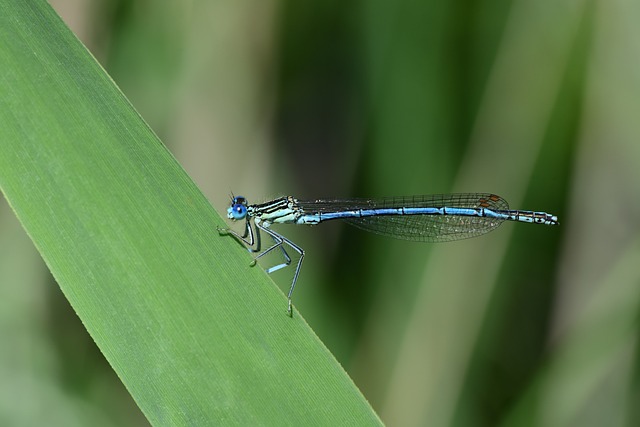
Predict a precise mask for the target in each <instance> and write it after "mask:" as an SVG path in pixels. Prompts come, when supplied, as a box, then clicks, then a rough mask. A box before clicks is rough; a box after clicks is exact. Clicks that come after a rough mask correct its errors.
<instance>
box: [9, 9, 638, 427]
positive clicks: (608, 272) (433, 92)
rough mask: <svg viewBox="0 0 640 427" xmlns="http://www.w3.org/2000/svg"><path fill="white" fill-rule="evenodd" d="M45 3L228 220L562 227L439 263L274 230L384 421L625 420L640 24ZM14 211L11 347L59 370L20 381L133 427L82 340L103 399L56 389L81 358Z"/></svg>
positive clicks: (400, 245) (538, 15)
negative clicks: (482, 196)
mask: <svg viewBox="0 0 640 427" xmlns="http://www.w3.org/2000/svg"><path fill="white" fill-rule="evenodd" d="M53 5H54V7H56V8H57V10H58V11H59V13H61V15H62V17H63V19H65V20H66V22H68V23H69V25H70V26H71V27H72V29H75V30H76V32H77V34H78V35H79V37H80V38H81V39H82V40H83V42H84V43H85V44H86V45H87V46H89V47H90V48H91V49H92V52H93V54H94V55H95V56H96V57H97V58H98V59H99V60H100V62H101V63H102V64H103V65H104V66H105V68H106V69H107V70H108V71H109V73H110V75H111V76H112V77H113V79H114V80H115V81H116V83H117V84H118V85H119V86H120V87H121V88H122V90H123V92H124V93H125V94H126V95H127V97H129V99H130V100H131V101H132V103H133V105H134V106H135V107H136V108H137V109H138V111H139V112H140V113H141V114H142V116H143V117H144V118H145V119H146V120H147V122H148V123H149V124H150V125H151V127H152V128H153V129H154V130H155V131H156V132H157V133H158V134H159V135H160V137H161V139H163V140H164V141H165V142H166V144H167V145H168V146H169V148H170V149H171V150H172V152H173V153H174V154H175V155H176V156H177V157H178V159H179V161H180V162H181V164H182V165H183V166H184V167H185V168H186V169H187V171H188V173H189V174H190V175H191V177H193V179H194V180H195V181H196V182H197V183H198V185H199V186H200V188H201V189H202V190H203V192H204V193H205V194H206V195H207V196H208V198H209V199H210V200H211V201H212V204H213V205H214V207H215V208H216V209H217V210H218V211H219V212H224V210H225V209H226V205H227V203H228V194H229V192H230V191H234V192H235V193H236V194H242V195H244V196H246V197H247V198H248V199H249V201H251V202H262V201H265V200H268V199H270V198H272V197H275V196H280V195H287V194H292V195H295V196H299V197H323V196H340V197H342V196H344V197H355V196H360V197H367V196H388V195H409V194H428V193H441V192H453V191H464V192H474V191H478V192H495V193H497V194H500V195H501V196H503V197H505V198H506V199H507V200H508V201H509V202H510V203H511V205H512V207H514V208H522V209H533V210H544V211H548V212H553V213H555V214H557V215H559V217H560V222H561V226H560V227H557V228H544V227H539V226H528V225H525V224H505V225H503V226H502V227H501V228H500V229H499V230H497V231H495V232H494V233H492V234H491V235H488V236H484V237H481V238H477V239H473V240H469V241H462V242H455V243H451V244H446V245H445V244H443V245H428V244H416V243H411V242H402V241H393V240H388V239H384V238H381V237H378V236H370V235H366V234H364V233H362V232H360V231H359V230H355V229H349V228H348V227H345V226H342V225H340V224H327V225H326V226H325V225H322V226H320V227H322V228H319V227H318V228H311V229H308V230H307V229H298V228H295V227H292V226H289V227H288V228H285V227H286V226H285V227H281V228H280V229H279V230H280V231H282V232H283V233H284V234H286V235H287V236H288V237H290V238H291V239H292V240H294V241H295V242H297V243H299V244H300V245H301V246H302V247H304V248H305V249H306V250H307V258H306V259H305V266H304V268H303V270H302V275H301V277H300V281H299V282H298V288H297V290H296V295H295V299H294V303H295V304H296V306H297V308H298V309H299V310H300V311H301V312H302V313H303V314H304V316H305V317H306V318H307V319H308V321H309V322H310V324H311V326H312V327H313V328H314V329H315V331H316V332H317V333H318V335H319V336H320V337H321V338H322V340H323V341H324V342H325V343H326V344H327V346H328V347H329V348H330V349H331V351H332V352H333V353H334V354H335V355H336V357H337V358H338V359H339V360H340V361H341V362H342V364H343V365H344V367H345V368H346V369H347V371H348V372H349V373H350V375H351V376H352V378H353V379H354V381H355V382H356V384H357V385H358V386H359V387H360V389H361V390H362V392H363V393H364V395H365V396H366V397H367V398H368V399H369V400H370V401H371V403H372V405H373V406H374V408H375V409H376V410H377V411H378V413H379V414H380V415H381V417H382V418H383V420H384V421H385V422H387V423H388V424H389V425H443V426H448V425H459V426H466V425H469V426H477V425H500V424H502V425H532V426H534V425H544V426H548V425H603V424H606V425H636V424H637V423H638V421H639V418H640V413H639V412H638V409H637V404H636V402H637V401H638V396H639V395H640V392H639V387H638V378H639V375H638V371H637V366H638V360H639V357H638V350H637V347H638V344H637V337H638V325H637V316H638V302H639V301H640V298H639V297H640V272H639V271H638V269H637V267H636V265H637V262H636V260H637V259H638V256H639V255H640V254H639V253H638V252H639V251H640V242H639V241H638V236H639V234H638V224H640V221H639V219H640V197H639V196H638V195H640V188H638V187H639V186H640V174H639V173H638V171H639V170H640V152H639V150H640V145H639V144H638V141H639V140H640V121H638V120H637V117H638V114H639V112H640V50H639V48H638V46H637V43H635V42H634V41H635V40H638V37H639V36H640V35H639V34H638V31H640V30H638V26H637V22H638V20H639V18H640V6H639V5H636V4H635V3H633V2H626V1H622V0H612V1H607V2H590V1H586V0H582V1H575V0H563V1H553V2H552V1H533V0H528V1H527V0H514V1H493V2H486V1H485V2H479V1H476V2H470V1H466V2H436V1H423V2H410V1H405V0H401V1H396V2H384V1H370V2H337V1H325V2H296V1H275V0H272V1H261V2H251V1H236V2H204V1H201V2H198V1H196V2H180V1H173V2H161V3H157V4H152V3H146V2H136V1H107V0H103V1H96V0H93V1H91V0H85V1H80V0H77V1H73V2H71V1H70V0H57V1H55V2H53ZM11 216H12V214H11V213H10V212H9V211H8V209H7V208H6V205H3V206H2V208H1V210H0V219H1V220H2V221H3V222H2V223H1V224H2V227H3V228H2V229H3V232H2V236H3V241H5V242H6V241H9V240H8V239H9V238H8V237H6V236H14V239H16V240H15V242H20V241H21V242H22V243H21V244H18V243H16V245H17V246H16V247H23V248H24V250H23V251H17V250H16V251H7V250H5V251H1V252H0V256H2V258H1V259H0V265H3V266H11V268H9V267H7V269H4V268H3V269H2V274H11V280H12V281H14V282H20V283H24V284H25V287H24V288H23V290H24V294H22V295H15V294H14V295H11V296H7V297H6V298H3V301H10V299H8V298H14V300H15V299H17V300H18V301H22V305H20V307H21V309H20V310H14V311H11V310H6V311H4V310H3V313H6V315H5V316H3V318H4V319H5V320H4V322H3V325H2V330H3V331H5V332H4V333H5V334H10V333H11V332H10V331H13V330H16V328H17V327H21V328H24V330H25V334H26V331H29V332H28V333H29V334H30V335H29V336H31V337H33V338H30V340H32V341H30V344H28V345H33V346H37V348H38V350H37V351H35V352H36V353H38V354H41V355H42V356H41V357H42V358H43V359H45V360H48V362H46V363H45V364H44V366H49V368H48V369H47V370H38V369H34V370H33V371H28V372H24V374H23V376H22V377H21V378H31V377H33V378H35V379H36V380H37V381H41V378H43V377H44V378H49V379H48V380H47V386H46V388H45V387H41V386H37V387H35V388H37V389H38V390H45V389H46V390H50V393H47V394H43V395H42V396H41V397H38V399H39V400H41V401H43V402H46V403H47V405H51V406H52V407H55V408H56V411H59V412H58V413H62V414H63V413H66V412H69V413H78V412H79V411H84V410H85V409H86V408H87V407H88V408H91V407H92V406H91V405H104V407H109V408H121V407H125V408H129V409H125V410H123V417H125V416H130V417H131V418H129V419H128V423H129V424H135V423H138V424H144V419H142V418H141V416H140V415H139V414H137V413H136V412H135V411H134V410H131V409H130V408H131V406H132V405H133V404H132V403H130V402H129V403H128V402H127V397H126V396H124V397H123V395H124V393H125V392H124V389H123V388H121V387H120V386H119V385H118V384H117V381H115V378H114V377H113V376H112V374H110V373H109V372H110V371H109V369H107V368H105V366H104V365H100V364H99V360H100V355H99V353H97V352H96V351H95V350H90V349H89V348H90V345H91V341H90V339H89V338H88V337H87V336H86V334H84V333H83V332H82V331H83V330H82V328H81V327H79V326H78V327H74V328H73V330H74V331H77V332H76V334H74V336H75V338H73V339H77V340H79V341H80V342H83V343H84V344H82V346H83V348H87V351H86V353H85V357H84V358H83V363H84V365H83V366H87V367H88V368H87V369H86V371H85V372H83V373H84V375H85V377H84V378H76V379H75V381H76V382H78V383H80V384H84V385H83V387H95V388H97V389H99V390H108V392H107V391H104V394H103V395H100V396H101V397H100V399H94V398H93V397H91V395H90V396H89V397H88V398H86V400H85V401H83V402H82V403H80V404H79V403H78V402H77V400H74V401H72V402H66V403H64V402H62V403H61V402H60V401H59V399H58V397H59V396H64V395H65V393H64V392H61V391H60V390H66V387H68V383H67V382H65V380H64V378H62V379H60V378H59V377H56V376H55V375H52V374H51V373H52V372H56V371H58V370H62V371H64V370H63V368H61V367H60V363H61V362H59V360H64V359H66V358H67V357H66V356H65V355H68V352H69V351H70V349H69V348H68V347H66V346H65V345H64V344H60V343H61V342H62V343H64V341H65V339H64V338H61V337H58V336H57V335H56V334H55V333H53V332H50V331H49V330H48V329H47V327H46V324H48V323H50V322H61V320H60V318H59V317H60V316H62V317H63V318H67V319H69V318H73V315H69V314H64V310H63V309H61V308H60V307H62V308H65V307H68V305H67V303H66V302H65V301H64V300H63V299H62V298H60V297H59V296H55V294H53V293H52V292H50V293H47V292H46V291H43V289H44V287H45V286H46V285H48V284H47V282H48V281H50V280H51V279H50V278H49V276H48V275H47V273H46V269H45V267H44V266H43V265H42V264H41V262H40V261H39V259H38V257H37V256H36V255H35V252H34V251H33V249H30V246H29V244H28V242H27V240H26V238H25V237H24V236H22V235H21V232H20V231H19V228H18V227H19V226H18V225H17V223H16V222H15V221H14V220H13V219H12V218H11ZM21 236H22V237H21ZM13 241H14V240H11V242H13ZM3 246H6V245H5V244H3ZM239 250H240V249H239ZM22 254H24V255H22ZM37 272H40V273H37ZM291 275H292V272H291V271H286V270H285V271H283V272H280V273H278V274H276V275H274V279H275V280H276V281H277V282H278V283H280V284H281V285H282V287H283V288H285V287H286V286H287V285H288V283H289V281H290V279H291ZM47 288H51V286H47ZM14 307H17V306H14ZM278 309H280V307H274V310H278ZM42 312H49V313H53V314H55V316H56V318H55V319H50V318H48V317H46V316H42V315H38V313H42ZM9 313H11V315H10V314H9ZM25 313H32V315H28V318H29V320H28V321H27V320H25V316H27V315H26V314H25ZM21 316H22V317H21ZM71 328H72V327H69V329H71ZM7 336H8V335H7ZM23 336H26V335H23ZM51 341H54V342H56V344H52V343H51ZM40 349H42V350H40ZM5 351H7V352H9V353H7V356H6V357H7V358H8V360H10V359H11V358H18V357H20V354H21V353H20V349H19V347H18V346H16V347H15V348H14V349H5ZM57 361H58V362H57ZM47 363H48V365H47ZM52 365H53V366H54V367H51V366H52ZM6 366H9V365H6ZM69 369H71V368H69ZM66 372H73V373H74V375H80V374H78V370H67V371H66ZM103 378H104V379H103ZM30 384H31V383H30ZM99 384H110V385H109V386H101V385H99ZM3 393H4V394H5V395H6V394H8V393H11V390H3ZM107 394H108V396H110V397H107V396H106V395H107ZM81 396H85V394H84V393H82V394H81V395H80V394H79V395H78V397H76V399H81ZM93 396H95V395H93ZM85 397H86V396H85ZM98 400H99V401H100V402H98ZM83 408H84V409H83ZM88 411H91V409H88ZM128 414H131V415H128ZM60 419H61V420H62V419H64V418H62V416H61V417H60ZM60 425H69V424H64V423H63V422H61V423H60ZM105 425H109V424H105Z"/></svg>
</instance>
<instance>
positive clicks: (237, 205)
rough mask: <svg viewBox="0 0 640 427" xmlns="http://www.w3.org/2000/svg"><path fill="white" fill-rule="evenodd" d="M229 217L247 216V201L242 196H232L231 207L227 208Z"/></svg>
mask: <svg viewBox="0 0 640 427" xmlns="http://www.w3.org/2000/svg"><path fill="white" fill-rule="evenodd" d="M227 216H228V217H229V219H233V220H239V219H243V218H245V217H246V216H247V201H246V199H245V198H244V197H234V198H233V202H232V204H231V207H230V208H229V209H227Z"/></svg>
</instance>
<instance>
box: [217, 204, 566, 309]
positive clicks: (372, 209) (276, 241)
mask: <svg viewBox="0 0 640 427" xmlns="http://www.w3.org/2000/svg"><path fill="white" fill-rule="evenodd" d="M227 216H228V217H229V219H231V220H233V221H242V220H244V221H245V229H244V233H243V234H240V233H237V232H235V231H233V230H230V229H219V232H220V233H221V234H231V235H232V236H234V237H235V238H236V239H238V240H239V241H240V242H242V243H244V244H245V245H246V246H247V248H248V249H249V251H250V252H252V253H257V255H256V257H255V258H254V261H253V263H252V265H254V264H255V263H256V262H257V260H258V259H259V258H261V257H262V256H264V255H266V254H268V253H270V252H271V251H273V250H274V249H277V248H280V250H281V251H282V254H283V256H284V262H283V263H281V264H278V265H275V266H273V267H271V268H268V269H267V270H266V271H267V273H273V272H274V271H276V270H279V269H281V268H283V267H286V266H288V265H290V264H291V257H290V256H289V254H288V253H287V251H286V250H285V248H284V245H285V244H286V245H288V246H289V247H290V248H291V249H293V250H294V251H295V252H297V253H298V255H299V259H298V262H297V264H296V269H295V272H294V274H293V281H292V283H291V288H290V289H289V293H288V295H287V298H288V310H287V311H288V314H289V315H291V314H292V311H291V310H292V309H291V295H292V294H293V289H294V288H295V286H296V281H297V280H298V276H299V274H300V267H301V266H302V260H303V259H304V250H303V249H302V248H301V247H300V246H298V245H296V244H295V243H293V242H292V241H291V240H289V239H287V238H286V237H284V236H283V235H281V234H279V233H276V232H275V231H273V230H272V229H271V228H270V226H271V225H272V224H306V225H313V224H319V223H321V222H323V221H329V220H333V219H341V220H343V221H345V222H347V223H349V224H352V225H355V226H356V227H359V228H361V229H363V230H367V231H371V232H374V233H378V234H382V235H385V236H390V237H394V238H398V239H404V240H415V241H423V242H447V241H452V240H460V239H466V238H469V237H475V236H479V235H481V234H484V233H488V232H489V231H491V230H493V229H495V228H496V227H498V226H499V225H500V224H501V223H502V222H503V221H519V222H530V223H534V224H545V225H556V224H558V217H557V216H555V215H551V214H548V213H546V212H534V211H521V210H511V209H509V205H508V204H507V202H506V201H505V200H504V199H503V198H502V197H500V196H496V195H495V194H483V193H462V194H439V195H430V196H408V197H390V198H383V199H319V200H298V199H296V198H294V197H292V196H287V197H281V198H279V199H275V200H272V201H270V202H266V203H262V204H256V205H250V204H249V203H248V202H247V199H245V198H244V197H241V196H237V197H232V200H231V206H230V207H229V209H227ZM252 219H253V227H252V225H251V220H252ZM254 230H255V231H254ZM260 231H264V232H265V233H267V234H268V235H269V236H271V238H272V239H273V244H272V245H271V246H269V247H268V248H267V249H265V250H262V244H261V239H260Z"/></svg>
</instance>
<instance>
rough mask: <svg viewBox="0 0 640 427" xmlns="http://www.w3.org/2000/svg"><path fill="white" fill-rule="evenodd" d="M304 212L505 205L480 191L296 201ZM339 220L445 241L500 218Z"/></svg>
mask: <svg viewBox="0 0 640 427" xmlns="http://www.w3.org/2000/svg"><path fill="white" fill-rule="evenodd" d="M298 203H299V205H300V206H301V207H302V208H303V209H304V211H305V212H314V213H315V212H318V213H329V212H343V211H352V210H358V209H383V208H401V207H404V208H443V207H446V208H471V209H476V208H487V209H491V210H496V211H507V210H508V209H509V205H508V203H507V202H506V200H504V199H503V198H502V197H500V196H496V195H495V194H484V193H461V194H435V195H428V196H408V197H389V198H383V199H333V200H313V201H299V202H298ZM342 220H343V221H345V222H347V223H349V224H351V225H354V226H356V227H358V228H361V229H363V230H366V231H370V232H373V233H377V234H382V235H385V236H389V237H393V238H396V239H403V240H415V241H422V242H447V241H451V240H460V239H467V238H470V237H475V236H479V235H481V234H485V233H488V232H489V231H491V230H494V229H495V228H497V227H498V226H499V225H500V224H501V223H502V222H503V221H504V220H503V219H497V218H490V217H484V216H461V215H452V214H437V213H434V214H424V215H379V216H367V217H361V218H359V217H353V218H343V219H342Z"/></svg>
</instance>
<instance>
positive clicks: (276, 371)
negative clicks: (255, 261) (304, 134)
mask: <svg viewBox="0 0 640 427" xmlns="http://www.w3.org/2000/svg"><path fill="white" fill-rule="evenodd" d="M0 60H1V61H2V64H3V73H1V74H0V122H1V123H2V125H1V126H0V141H1V142H2V150H1V152H0V188H1V189H2V191H3V193H4V194H5V197H6V198H7V199H8V201H9V202H10V204H11V206H12V207H13V209H14V211H15V213H16V215H17V216H18V218H19V219H20V221H21V223H22V224H23V226H24V228H25V230H26V231H27V233H28V234H29V235H30V237H31V238H32V240H33V241H34V243H35V244H36V246H37V248H38V250H39V251H40V253H41V255H42V257H43V258H44V260H45V262H46V263H47V265H48V266H49V268H50V270H51V272H52V273H53V275H54V277H55V278H56V280H57V282H58V283H59V285H60V287H61V288H62V290H63V292H64V294H65V295H66V296H67V298H68V299H69V301H70V302H71V304H72V306H73V307H74V309H75V310H76V312H77V314H78V316H79V317H80V318H81V320H82V321H83V323H84V324H85V326H86V328H87V330H88V331H89V333H90V334H91V336H92V337H93V338H94V340H95V341H96V343H97V344H98V346H99V347H100V349H101V350H102V352H103V353H104V355H105V356H106V358H107V359H108V361H109V362H110V364H111V365H112V366H113V368H114V369H115V371H116V372H117V373H118V375H119V376H120V378H121V379H122V381H123V382H124V384H125V385H126V387H127V388H128V390H129V391H130V392H131V394H132V396H133V397H134V399H135V400H136V401H137V403H138V405H139V406H140V408H141V409H142V411H143V412H144V413H145V415H146V416H147V417H148V419H149V420H150V421H151V422H152V423H153V424H155V425H185V424H188V425H206V424H242V425H251V424H253V425H255V424H260V425H265V424H266V425H287V424H292V425H293V424H296V425H301V424H303V425H308V424H322V425H345V424H377V423H379V422H380V421H379V419H378V418H377V416H376V414H375V413H374V412H373V411H372V410H371V408H370V406H369V405H368V403H367V402H366V401H365V399H364V398H363V397H362V395H361V394H360V392H359V391H358V390H357V389H356V388H355V386H354V385H353V383H352V382H351V380H350V379H349V378H348V376H347V375H346V374H345V373H344V371H343V370H342V368H341V367H340V366H339V364H338V363H337V362H336V361H335V359H334V358H333V357H332V356H331V354H330V353H329V352H328V351H327V350H326V348H325V347H324V346H323V345H322V344H321V343H320V342H319V340H318V339H317V337H316V336H315V335H314V334H313V332H312V331H311V330H310V329H309V327H308V326H307V325H306V323H304V321H303V320H302V319H301V318H300V316H298V315H296V316H295V317H294V318H293V319H290V318H288V317H287V316H286V315H285V307H286V305H285V299H284V297H283V296H282V294H281V293H280V292H279V291H278V290H277V288H276V287H275V286H274V285H273V283H272V282H271V281H270V280H269V279H268V278H267V277H266V275H265V274H264V273H263V272H262V271H261V270H260V269H259V268H254V269H251V268H249V261H250V257H249V256H248V254H247V253H246V252H245V251H243V250H242V249H241V248H240V247H239V246H238V245H237V244H236V243H235V242H234V241H233V240H232V239H230V238H225V237H220V236H218V234H217V232H216V227H217V226H224V222H223V221H222V220H221V219H220V217H219V216H217V215H216V214H215V212H214V211H213V209H212V208H211V206H210V205H209V203H208V202H207V200H206V199H205V198H204V197H203V195H202V194H201V193H200V191H199V190H198V189H197V188H196V187H195V185H194V184H193V182H192V181H191V180H190V179H189V177H188V176H187V175H186V174H185V172H184V171H183V170H182V168H181V167H180V166H179V165H178V164H177V162H176V161H175V160H174V158H173V157H172V156H171V154H170V153H168V152H167V150H166V149H165V147H164V146H163V145H162V144H161V143H160V142H159V141H158V139H157V137H156V136H155V135H154V134H153V132H152V131H151V130H150V129H149V128H148V127H147V126H146V125H145V123H144V122H143V121H142V120H141V118H140V117H139V116H138V114H137V113H136V111H135V110H134V109H133V108H132V107H131V105H130V104H129V103H128V102H127V100H126V99H125V97H124V96H123V95H122V94H121V93H120V92H119V91H118V89H117V88H116V87H115V85H114V84H113V82H112V81H111V80H110V78H109V77H108V76H107V75H106V74H105V73H104V71H103V70H102V69H101V67H100V66H99V65H98V64H97V63H96V62H95V60H94V59H93V58H92V57H91V56H90V55H89V54H88V53H87V51H86V50H85V49H84V47H83V46H82V45H81V44H80V43H79V42H78V41H77V40H76V39H75V38H74V37H73V35H72V34H71V33H70V32H69V31H68V29H67V28H66V27H65V26H64V24H62V22H61V21H60V20H59V19H58V17H57V16H56V15H55V13H54V12H53V11H52V10H51V9H50V8H49V6H48V5H47V4H46V3H45V2H43V1H34V2H21V1H4V2H2V3H0Z"/></svg>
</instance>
